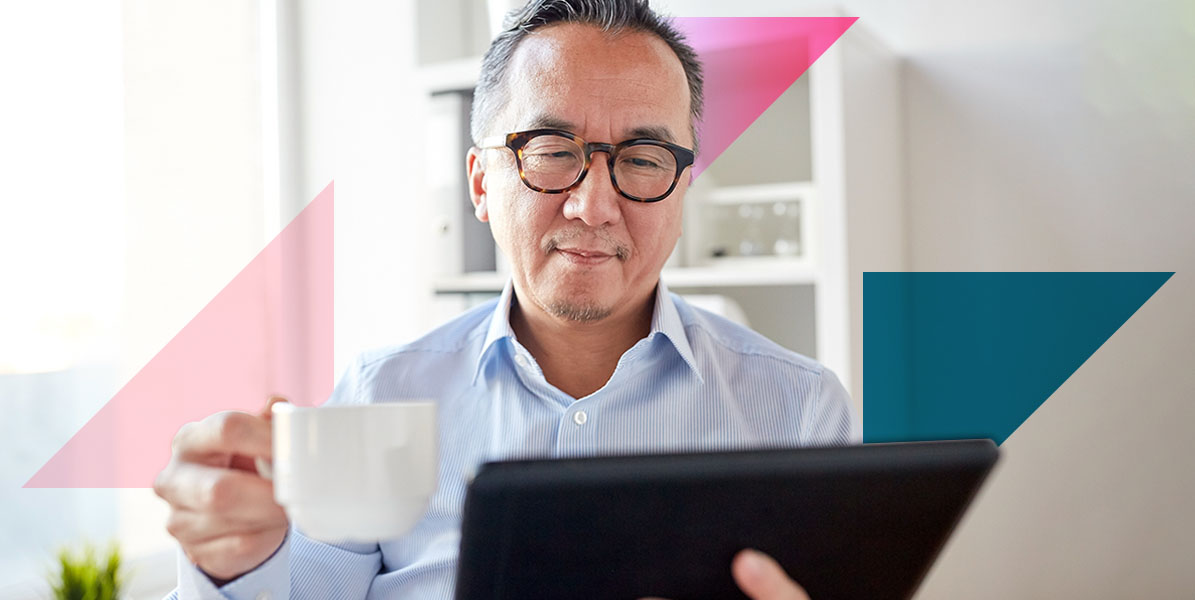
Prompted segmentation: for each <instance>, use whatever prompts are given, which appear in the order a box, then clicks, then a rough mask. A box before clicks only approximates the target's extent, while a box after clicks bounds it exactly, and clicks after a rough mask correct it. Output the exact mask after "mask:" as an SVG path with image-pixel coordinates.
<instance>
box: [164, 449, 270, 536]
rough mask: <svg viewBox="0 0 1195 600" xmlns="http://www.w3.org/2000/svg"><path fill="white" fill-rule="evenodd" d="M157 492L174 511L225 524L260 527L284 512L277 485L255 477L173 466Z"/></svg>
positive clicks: (179, 464) (203, 467) (187, 465)
mask: <svg viewBox="0 0 1195 600" xmlns="http://www.w3.org/2000/svg"><path fill="white" fill-rule="evenodd" d="M154 492H155V493H157V495H158V496H159V497H161V498H162V499H163V500H165V501H166V502H168V503H170V506H171V507H172V508H176V509H183V510H193V511H200V512H208V513H212V514H215V515H218V516H219V517H220V518H221V519H224V520H236V521H241V522H246V523H256V522H258V521H264V520H267V519H269V518H272V517H274V516H276V515H277V514H278V511H281V510H282V509H281V507H279V506H278V504H277V503H276V502H275V501H274V485H273V484H272V483H271V482H269V481H267V480H265V479H262V478H261V477H258V476H257V475H254V474H253V473H250V472H247V471H237V470H233V469H221V468H218V467H210V466H206V465H200V464H194V463H186V462H180V461H174V462H171V463H170V464H169V465H167V467H166V469H164V470H163V471H162V473H161V474H159V475H158V479H157V480H156V481H155V482H154Z"/></svg>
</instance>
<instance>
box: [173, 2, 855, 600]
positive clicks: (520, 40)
mask: <svg viewBox="0 0 1195 600" xmlns="http://www.w3.org/2000/svg"><path fill="white" fill-rule="evenodd" d="M511 18H512V22H513V25H512V27H510V28H508V29H507V31H506V32H505V33H503V34H502V35H500V36H499V37H498V38H497V39H496V40H495V41H494V43H493V45H492V46H491V48H490V51H489V52H488V53H487V55H486V58H485V60H484V63H483V67H482V76H481V80H480V83H479V84H478V88H477V94H476V100H475V110H474V114H473V131H472V133H473V137H474V142H475V144H476V147H474V148H473V149H471V150H470V152H469V154H468V158H467V168H468V178H469V185H470V194H471V196H472V199H473V204H474V206H475V208H476V215H477V218H479V219H481V220H482V221H486V222H489V223H490V227H491V231H492V232H493V234H494V238H495V240H496V241H497V243H498V246H499V247H500V248H501V249H502V251H503V252H504V254H505V255H506V257H507V258H508V260H509V262H510V265H511V272H512V279H511V282H510V283H509V284H508V285H507V286H506V289H505V290H504V292H503V294H502V297H501V298H500V299H499V300H497V301H494V302H490V303H488V304H486V305H483V306H481V307H478V308H477V309H474V310H472V311H469V312H468V313H466V314H464V315H462V316H461V317H459V318H457V319H456V320H454V321H452V322H451V323H449V324H447V325H445V326H443V327H441V328H439V329H437V330H435V331H433V332H431V333H429V334H428V335H426V336H425V337H423V338H421V339H420V340H417V341H415V342H412V343H410V344H407V345H403V346H400V347H397V348H391V349H387V350H383V351H378V352H374V353H369V354H366V355H364V356H363V357H361V358H360V359H359V360H358V361H357V363H356V364H355V365H353V366H352V367H351V368H350V369H349V371H348V373H347V374H346V376H345V377H344V379H343V380H342V381H341V382H340V383H339V384H338V385H337V388H336V391H335V392H334V393H333V396H332V398H331V400H329V402H330V403H334V404H335V403H363V402H376V401H386V400H395V399H399V400H401V399H403V398H432V399H435V400H436V402H437V403H438V409H439V416H440V428H441V432H440V439H441V450H440V461H441V463H440V464H441V469H440V482H439V488H438V490H437V492H436V495H435V497H434V498H433V499H432V501H431V505H430V508H429V509H428V512H427V514H426V515H425V516H424V518H423V520H422V521H421V522H420V523H419V524H418V525H416V527H415V529H414V530H413V531H412V532H411V533H410V534H408V535H406V536H404V537H403V538H401V539H398V540H390V541H384V542H382V543H380V544H369V545H362V544H357V545H353V544H347V545H335V546H333V545H327V544H323V543H320V542H316V541H313V540H310V539H308V538H306V537H305V536H303V535H302V532H300V531H297V530H293V529H290V528H289V526H288V523H287V520H286V515H285V514H284V513H283V511H282V509H281V508H280V507H278V506H277V505H276V504H275V503H274V502H273V497H272V489H271V487H270V484H269V482H268V481H265V480H263V479H261V478H260V477H258V476H257V475H256V474H255V473H254V472H253V471H252V468H251V466H249V465H251V464H252V460H253V458H254V457H268V456H269V454H270V430H269V424H268V422H267V421H266V420H265V419H264V418H261V417H254V416H252V415H247V414H243V413H222V414H219V415H215V416H213V417H210V418H209V419H207V420H205V421H203V422H201V423H197V424H192V425H189V426H187V427H185V428H184V429H183V430H181V431H180V432H179V434H178V436H177V437H176V439H175V443H174V459H173V460H172V461H171V464H170V466H168V467H167V468H166V470H164V471H163V473H162V475H161V476H160V477H159V480H158V482H157V484H156V485H155V489H156V490H157V491H158V493H159V494H160V495H161V496H162V497H163V498H165V499H166V500H167V501H168V502H169V503H170V505H171V508H172V513H171V517H170V522H169V524H168V529H169V531H170V532H171V534H172V535H174V536H175V537H176V538H177V539H178V540H179V542H180V544H181V546H182V549H183V550H184V553H185V555H186V558H187V559H188V560H186V561H180V577H179V579H180V590H179V592H180V595H181V596H182V597H188V596H196V597H198V596H204V597H209V596H210V597H229V598H242V597H243V598H254V597H260V596H258V595H259V594H260V593H262V592H266V593H268V594H270V595H271V596H272V597H274V598H282V597H288V596H293V597H295V598H308V597H310V598H366V597H368V598H391V597H408V598H432V597H438V598H446V597H450V596H451V595H452V590H453V576H454V573H455V568H456V553H457V547H458V544H459V520H460V512H461V508H462V506H461V505H462V502H463V499H464V491H465V485H466V480H467V474H468V473H469V472H471V471H472V469H473V468H474V467H476V465H478V464H480V463H481V462H483V461H486V460H493V459H499V458H514V457H520V458H526V457H565V456H577V455H586V454H605V453H613V452H619V453H625V452H659V451H672V450H696V449H706V450H708V449H730V448H742V447H750V446H757V445H780V444H785V445H810V444H832V443H846V442H849V441H851V438H852V436H853V424H852V417H851V413H850V409H849V401H848V399H847V395H846V392H845V390H844V389H843V388H842V386H841V384H840V383H839V382H838V380H837V379H836V378H835V377H834V375H833V374H832V373H830V372H829V371H828V370H826V369H825V368H823V367H822V366H820V365H818V364H817V363H815V362H813V361H811V360H809V359H807V358H804V357H801V356H798V355H796V354H794V353H792V352H789V351H787V350H784V349H782V348H780V347H779V346H777V345H775V344H773V343H771V342H769V341H768V340H766V339H764V338H762V337H761V336H759V335H758V334H755V333H753V332H751V331H749V330H746V329H744V328H741V327H739V326H737V325H733V324H731V323H729V322H728V321H726V320H724V319H721V318H718V317H716V316H714V315H711V314H709V313H705V312H702V311H699V310H697V309H694V308H692V307H690V306H689V305H687V304H686V303H685V302H683V301H682V300H680V299H679V298H678V297H676V296H673V295H671V294H669V293H668V291H667V289H666V287H665V286H664V284H663V283H662V282H660V280H659V275H660V271H661V269H662V267H663V264H664V261H665V260H666V259H667V258H668V255H669V254H670V253H671V251H672V249H673V247H674V246H675V244H676V241H677V238H678V237H679V236H680V232H681V210H682V201H683V198H684V194H685V191H686V189H687V188H688V185H689V179H690V166H691V164H692V161H693V152H692V150H691V149H692V148H694V147H695V145H696V139H695V135H694V131H695V122H696V119H697V118H698V117H699V116H700V110H701V106H700V99H701V76H700V67H699V65H698V64H697V62H696V60H695V56H694V54H693V52H692V50H691V49H689V48H688V46H686V45H685V44H684V42H683V40H682V39H681V38H680V37H679V36H678V35H677V34H676V32H675V31H674V30H672V29H671V28H670V27H669V26H668V25H667V24H666V23H665V22H664V21H662V20H660V18H659V17H658V16H657V15H655V14H654V13H652V12H651V11H650V10H649V9H648V8H647V7H646V4H644V3H641V2H638V1H635V0H533V1H532V2H531V4H529V5H528V6H527V7H526V8H524V9H522V11H520V12H519V13H518V14H515V15H512V17H511ZM727 567H728V568H731V569H732V572H733V575H734V577H735V578H736V580H737V581H738V582H739V585H740V587H742V588H743V590H744V592H746V593H747V594H748V595H749V596H751V597H753V598H760V599H781V598H784V599H789V598H802V597H804V593H803V592H802V591H801V590H800V588H799V586H797V585H796V584H795V583H794V582H793V581H792V580H790V579H789V578H788V577H787V576H786V575H785V574H784V572H783V571H782V570H781V569H780V567H779V566H778V565H777V564H776V563H775V562H774V561H772V560H771V559H769V558H767V557H766V556H763V555H761V554H759V553H757V552H753V551H749V550H745V551H744V552H742V553H740V554H739V555H738V556H736V557H735V560H734V562H733V564H732V565H728V566H727ZM217 588H219V589H218V590H217ZM221 593H222V594H223V596H221Z"/></svg>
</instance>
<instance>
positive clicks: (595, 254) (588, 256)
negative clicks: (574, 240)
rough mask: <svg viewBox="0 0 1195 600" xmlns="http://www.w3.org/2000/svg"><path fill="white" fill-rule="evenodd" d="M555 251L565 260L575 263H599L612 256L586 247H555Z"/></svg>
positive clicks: (612, 256)
mask: <svg viewBox="0 0 1195 600" xmlns="http://www.w3.org/2000/svg"><path fill="white" fill-rule="evenodd" d="M556 251H557V252H559V253H560V256H562V257H564V258H565V259H566V260H568V261H569V262H571V263H573V264H577V265H600V264H602V263H604V262H606V261H608V260H610V259H611V258H614V255H613V254H610V253H608V252H603V251H601V250H591V249H586V248H557V249H556Z"/></svg>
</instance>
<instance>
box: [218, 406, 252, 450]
mask: <svg viewBox="0 0 1195 600" xmlns="http://www.w3.org/2000/svg"><path fill="white" fill-rule="evenodd" d="M208 418H209V419H212V420H213V422H212V426H213V427H215V428H216V432H217V439H219V440H220V444H221V445H222V446H224V447H229V446H232V445H234V444H236V443H238V442H240V441H241V440H243V439H245V437H247V436H248V434H249V431H250V428H251V427H252V424H251V422H250V420H251V419H253V418H254V417H253V416H252V415H249V414H247V413H243V412H236V411H225V412H221V413H216V414H214V415H212V416H211V417H208Z"/></svg>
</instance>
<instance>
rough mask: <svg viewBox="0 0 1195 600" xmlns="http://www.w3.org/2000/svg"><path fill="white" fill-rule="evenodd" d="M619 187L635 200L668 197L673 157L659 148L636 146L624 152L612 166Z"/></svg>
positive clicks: (664, 149)
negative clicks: (665, 195)
mask: <svg viewBox="0 0 1195 600" xmlns="http://www.w3.org/2000/svg"><path fill="white" fill-rule="evenodd" d="M614 176H615V177H616V178H618V187H619V188H620V189H621V190H622V191H623V192H625V193H627V194H630V195H631V196H635V197H636V198H656V197H659V196H663V195H664V194H666V193H668V188H670V187H672V182H673V181H674V180H675V179H676V157H675V156H673V155H672V152H671V151H670V150H668V149H667V148H664V147H662V146H656V145H653V144H638V145H635V146H630V147H627V148H623V149H622V151H621V152H619V153H618V158H617V160H616V161H615V163H614Z"/></svg>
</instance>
